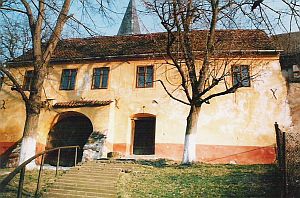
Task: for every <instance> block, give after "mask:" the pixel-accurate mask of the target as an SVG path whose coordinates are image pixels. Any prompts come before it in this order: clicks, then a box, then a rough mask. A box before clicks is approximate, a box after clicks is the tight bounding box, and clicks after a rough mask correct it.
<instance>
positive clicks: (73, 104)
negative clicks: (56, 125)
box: [53, 100, 112, 108]
mask: <svg viewBox="0 0 300 198" xmlns="http://www.w3.org/2000/svg"><path fill="white" fill-rule="evenodd" d="M111 102H112V101H110V100H108V101H99V100H72V101H69V102H58V103H55V104H54V105H53V108H79V107H100V106H106V105H109V104H110V103H111Z"/></svg>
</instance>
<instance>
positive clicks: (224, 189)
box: [118, 164, 280, 197]
mask: <svg viewBox="0 0 300 198" xmlns="http://www.w3.org/2000/svg"><path fill="white" fill-rule="evenodd" d="M118 193H119V196H120V197H280V186H279V176H278V170H277V168H276V167H275V166H274V165H252V166H241V165H205V164H195V165H192V166H182V165H161V166H157V165H155V164H154V165H149V164H148V165H144V166H141V167H135V168H134V171H132V172H131V173H127V174H126V173H123V174H122V176H121V178H120V181H119V192H118Z"/></svg>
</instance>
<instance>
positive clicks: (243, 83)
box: [232, 65, 250, 87]
mask: <svg viewBox="0 0 300 198" xmlns="http://www.w3.org/2000/svg"><path fill="white" fill-rule="evenodd" d="M232 84H233V86H234V85H239V87H250V73H249V66H248V65H236V66H233V67H232Z"/></svg>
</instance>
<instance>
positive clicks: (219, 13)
mask: <svg viewBox="0 0 300 198" xmlns="http://www.w3.org/2000/svg"><path fill="white" fill-rule="evenodd" d="M283 2H284V3H286V4H287V5H289V6H293V8H294V10H293V11H294V13H293V14H291V15H289V14H288V16H292V17H293V19H294V20H295V19H297V18H298V17H299V15H298V14H299V12H298V11H297V10H296V9H295V8H298V7H297V6H295V4H293V3H287V2H285V1H283ZM145 5H146V6H147V7H148V9H149V10H151V11H152V12H154V13H155V14H156V15H157V16H158V17H159V18H160V20H161V24H162V25H163V27H164V29H165V30H166V31H167V34H168V42H167V47H166V51H167V54H168V59H169V60H170V62H169V61H167V63H168V64H171V65H173V66H174V67H175V68H176V69H177V71H178V73H179V74H180V78H181V85H180V86H181V89H182V90H183V92H184V96H185V98H184V99H180V98H176V97H175V96H174V95H173V92H172V91H170V90H168V89H167V87H166V86H165V85H164V83H163V82H162V81H159V82H160V83H161V84H162V86H163V87H164V89H165V91H166V92H167V94H168V95H169V96H170V97H171V98H173V99H175V100H177V101H179V102H181V103H183V104H185V105H188V106H189V107H190V111H189V115H188V117H187V125H186V131H185V142H184V153H183V160H182V162H183V163H191V162H193V161H195V159H196V143H195V135H196V132H197V123H198V120H199V116H200V112H201V107H202V105H203V104H209V101H210V100H211V99H213V98H215V97H219V96H223V95H226V94H230V93H234V92H235V91H236V90H237V88H238V87H240V86H241V85H242V84H243V83H244V82H246V81H249V79H250V78H251V76H244V77H245V78H243V79H240V81H239V82H238V83H228V80H227V79H226V77H227V76H228V75H229V74H230V72H231V71H230V70H228V68H227V66H228V65H229V63H228V62H224V63H223V65H222V66H217V67H216V65H217V64H216V58H217V57H218V56H222V54H220V51H222V44H221V43H220V40H219V39H220V38H219V37H218V36H217V35H216V34H217V32H216V30H217V29H218V28H230V29H232V28H243V27H244V28H246V27H247V25H248V26H249V24H250V25H254V26H255V28H264V29H267V30H270V33H273V32H274V29H275V26H274V25H276V24H277V25H278V24H281V25H282V20H283V15H284V13H285V12H286V11H281V10H278V9H274V8H272V6H270V5H268V4H263V1H249V0H245V1H231V0H229V1H219V0H209V1H193V0H152V1H145ZM271 12H272V13H271ZM270 13H271V14H272V15H270V16H269V15H268V14H270ZM295 13H297V14H295ZM274 14H275V15H274ZM271 16H272V17H274V18H276V19H277V20H276V21H274V22H276V24H274V23H272V22H271V21H270V19H271V18H272V17H271ZM247 21H250V23H249V22H248V23H246V22H247ZM241 22H243V23H241ZM282 27H284V26H282ZM198 28H200V29H207V31H206V34H205V35H206V38H203V39H204V40H205V41H206V44H205V50H204V51H203V52H202V53H201V54H199V52H195V50H194V45H193V43H194V42H195V41H196V40H194V36H193V31H192V30H195V29H198ZM223 51H224V50H223ZM222 53H224V52H222ZM225 53H226V52H225ZM226 56H230V54H226ZM226 56H225V57H226ZM197 57H198V60H199V57H200V59H201V62H200V63H198V62H199V61H198V62H197ZM223 57H224V54H223ZM197 64H200V66H198V65H197ZM220 85H222V86H221V87H223V89H222V90H220V89H215V88H216V87H217V86H219V87H220Z"/></svg>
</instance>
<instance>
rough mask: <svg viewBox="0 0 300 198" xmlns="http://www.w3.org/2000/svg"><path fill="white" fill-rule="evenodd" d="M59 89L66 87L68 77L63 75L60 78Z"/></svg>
mask: <svg viewBox="0 0 300 198" xmlns="http://www.w3.org/2000/svg"><path fill="white" fill-rule="evenodd" d="M61 89H68V78H67V77H63V78H62V79H61Z"/></svg>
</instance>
